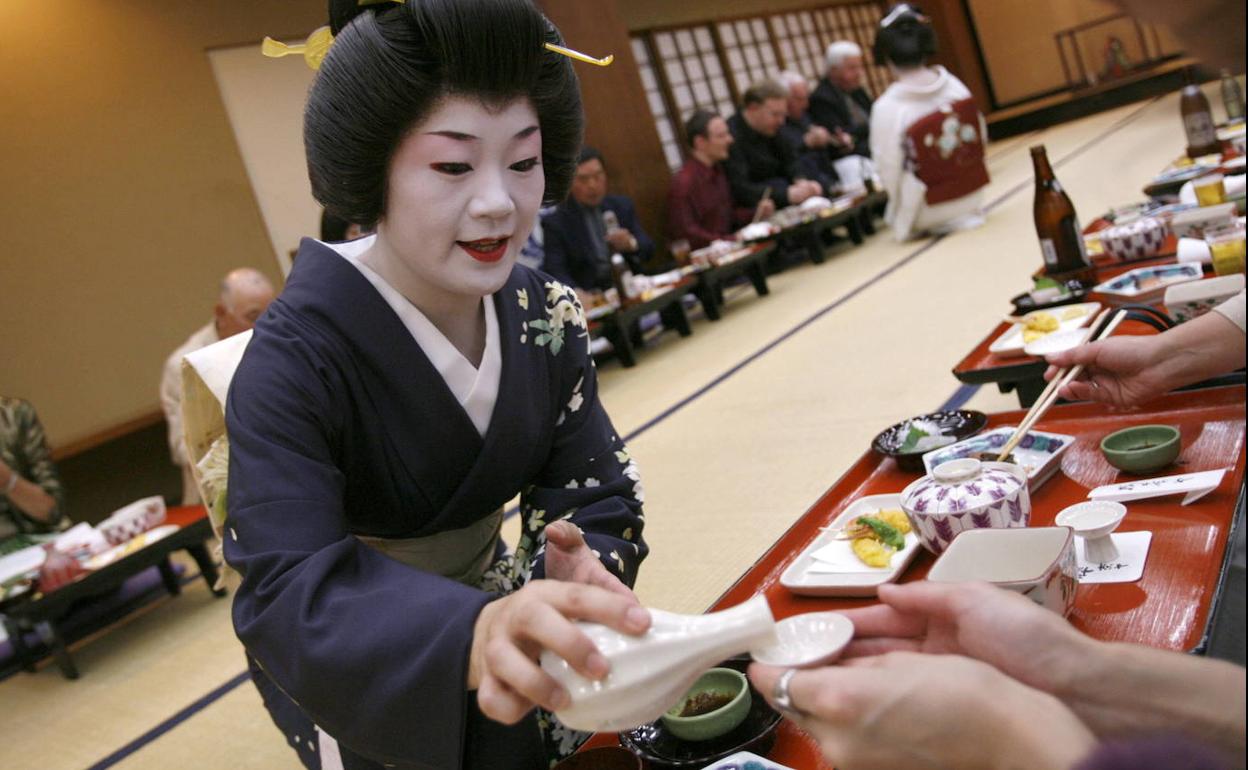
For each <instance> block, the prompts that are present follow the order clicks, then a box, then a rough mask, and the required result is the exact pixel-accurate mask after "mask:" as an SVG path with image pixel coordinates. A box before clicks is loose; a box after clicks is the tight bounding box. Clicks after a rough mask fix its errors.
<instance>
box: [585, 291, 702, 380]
mask: <svg viewBox="0 0 1248 770" xmlns="http://www.w3.org/2000/svg"><path fill="white" fill-rule="evenodd" d="M696 281H697V279H696V278H694V277H689V278H684V279H682V280H680V281H679V282H677V283H675V284H673V285H672V286H671V287H670V288H668V289H667V290H666V291H663V292H661V293H659V294H657V295H655V296H653V297H651V298H650V299H648V300H644V301H638V300H630V301H629V302H627V303H625V304H624V305H623V306H622V307H619V308H616V309H615V310H613V311H611V312H610V313H607V314H606V315H604V316H602V317H601V318H598V319H596V320H595V321H594V322H593V324H592V325H591V326H590V333H591V334H594V333H600V334H601V335H602V336H604V337H606V338H607V339H608V340H610V342H611V346H612V347H613V348H614V349H615V354H616V355H617V356H619V358H620V363H621V364H623V365H624V366H626V367H630V366H636V364H637V355H636V345H635V341H634V335H635V334H636V326H637V322H638V321H639V320H640V319H641V317H642V316H644V315H646V314H647V313H656V312H657V313H658V314H659V317H660V318H662V319H663V325H664V326H665V327H666V328H668V329H674V330H676V333H677V334H679V335H680V336H682V337H688V336H689V335H690V334H693V327H691V326H690V325H689V316H688V315H687V314H686V313H685V307H684V305H683V304H681V303H682V301H683V300H684V297H685V294H687V293H689V291H690V290H691V289H693V287H694V283H695V282H696Z"/></svg>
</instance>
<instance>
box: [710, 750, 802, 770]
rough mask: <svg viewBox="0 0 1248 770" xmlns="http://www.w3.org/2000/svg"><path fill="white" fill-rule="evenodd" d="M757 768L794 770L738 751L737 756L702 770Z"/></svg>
mask: <svg viewBox="0 0 1248 770" xmlns="http://www.w3.org/2000/svg"><path fill="white" fill-rule="evenodd" d="M755 767H757V768H758V770H793V768H791V767H789V766H788V765H778V764H776V763H775V762H772V761H771V760H770V759H767V758H766V757H760V756H759V755H757V754H752V753H750V752H748V751H738V752H737V753H736V754H733V755H732V756H728V757H724V758H723V759H721V760H719V761H718V762H712V763H711V764H709V765H707V766H706V767H704V768H702V770H741V769H742V768H748V769H749V770H754V768H755Z"/></svg>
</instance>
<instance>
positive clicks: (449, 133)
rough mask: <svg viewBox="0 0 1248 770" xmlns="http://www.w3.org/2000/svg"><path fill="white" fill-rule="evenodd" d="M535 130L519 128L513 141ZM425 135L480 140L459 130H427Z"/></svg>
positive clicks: (527, 135)
mask: <svg viewBox="0 0 1248 770" xmlns="http://www.w3.org/2000/svg"><path fill="white" fill-rule="evenodd" d="M537 130H538V127H537V126H529V127H528V128H526V129H523V130H521V131H520V132H519V133H517V134H516V135H515V136H513V137H512V140H513V141H514V140H516V139H528V138H529V137H530V136H532V135H533V134H535V133H537ZM425 135H426V136H444V137H446V138H447V139H454V140H455V141H457V142H476V141H480V139H481V137H479V136H473V135H472V134H465V133H462V132H460V131H427V132H426V133H425Z"/></svg>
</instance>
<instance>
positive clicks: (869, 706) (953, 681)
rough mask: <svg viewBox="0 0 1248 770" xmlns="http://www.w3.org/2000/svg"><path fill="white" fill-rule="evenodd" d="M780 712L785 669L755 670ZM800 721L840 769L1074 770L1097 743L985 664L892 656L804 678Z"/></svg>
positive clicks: (1040, 696)
mask: <svg viewBox="0 0 1248 770" xmlns="http://www.w3.org/2000/svg"><path fill="white" fill-rule="evenodd" d="M749 673H750V680H751V681H752V682H753V683H754V686H755V687H756V688H757V689H758V691H759V692H760V693H762V694H763V695H764V696H766V697H767V699H768V701H769V702H771V704H772V705H773V706H775V705H776V702H775V686H776V682H777V680H778V679H779V678H780V676H781V675H782V674H784V670H783V669H779V668H773V667H771V666H763V665H760V664H758V663H754V664H751V666H750V671H749ZM788 693H789V699H790V702H791V704H792V707H793V709H795V710H796V713H795V712H793V711H787V712H785V713H786V716H788V717H789V718H790V719H793V721H794V722H796V723H797V724H798V725H799V726H800V727H801V728H802V729H803V730H805V731H807V732H808V733H810V734H811V735H812V736H813V737H814V738H815V739H816V740H817V741H818V742H819V748H820V750H821V751H822V753H823V755H824V756H825V757H826V758H827V759H828V760H829V761H831V762H835V763H836V766H837V767H841V768H847V769H848V770H864V768H865V769H866V770H874V769H875V768H879V769H880V770H884V769H886V768H896V767H928V768H957V769H958V770H979V768H983V769H984V770H989V768H999V767H1013V768H1019V769H1020V770H1049V769H1050V768H1053V769H1056V768H1063V769H1064V768H1069V767H1070V766H1071V765H1073V764H1074V763H1075V762H1077V761H1078V760H1079V759H1081V758H1082V757H1084V756H1085V755H1086V754H1087V753H1088V752H1089V751H1091V749H1092V748H1093V746H1095V743H1096V740H1095V738H1094V737H1093V735H1092V733H1091V731H1090V730H1088V728H1087V727H1085V726H1084V725H1083V723H1082V722H1080V721H1079V719H1078V718H1077V717H1076V716H1075V715H1074V714H1073V713H1071V711H1070V710H1069V709H1068V708H1066V707H1065V706H1064V705H1062V703H1061V702H1060V701H1058V700H1057V699H1056V698H1054V697H1053V696H1051V695H1048V694H1047V693H1043V692H1040V691H1039V690H1034V689H1032V688H1030V687H1027V686H1026V685H1024V684H1022V683H1020V682H1018V681H1016V680H1013V679H1011V678H1009V677H1008V676H1006V675H1004V674H1002V673H1001V672H1000V671H997V670H996V669H995V668H993V667H992V666H989V665H988V664H986V663H981V662H980V661H977V660H972V659H970V658H964V657H961V656H957V655H924V654H921V653H912V652H892V653H888V654H886V655H880V656H876V657H871V658H854V659H852V660H849V661H846V662H845V663H843V664H841V665H837V666H829V667H825V668H816V669H811V670H806V671H797V672H796V673H795V674H794V675H793V676H792V678H791V679H790V680H789V686H788Z"/></svg>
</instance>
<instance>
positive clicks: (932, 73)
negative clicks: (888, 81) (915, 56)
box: [888, 64, 940, 86]
mask: <svg viewBox="0 0 1248 770" xmlns="http://www.w3.org/2000/svg"><path fill="white" fill-rule="evenodd" d="M888 68H889V69H891V70H892V71H893V77H895V78H897V80H899V81H901V82H903V83H909V84H910V85H915V86H930V85H931V84H933V83H935V82H936V81H937V80H939V79H940V71H939V70H937V69H936V68H935V67H929V66H928V65H926V64H920V65H918V66H917V67H898V66H897V65H896V64H890V65H888Z"/></svg>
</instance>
